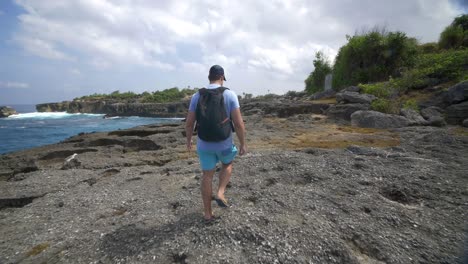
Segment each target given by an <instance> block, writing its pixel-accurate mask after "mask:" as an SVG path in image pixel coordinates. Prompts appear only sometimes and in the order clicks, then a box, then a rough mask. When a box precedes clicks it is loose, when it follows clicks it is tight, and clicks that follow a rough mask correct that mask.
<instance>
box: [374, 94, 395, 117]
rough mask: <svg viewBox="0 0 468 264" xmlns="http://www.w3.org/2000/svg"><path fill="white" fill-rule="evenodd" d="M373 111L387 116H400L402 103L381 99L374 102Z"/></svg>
mask: <svg viewBox="0 0 468 264" xmlns="http://www.w3.org/2000/svg"><path fill="white" fill-rule="evenodd" d="M371 109H372V110H374V111H378V112H382V113H386V114H399V113H400V103H399V102H398V101H397V100H388V99H383V98H379V99H376V100H374V101H372V103H371Z"/></svg>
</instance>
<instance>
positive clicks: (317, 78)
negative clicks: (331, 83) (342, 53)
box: [304, 51, 332, 94]
mask: <svg viewBox="0 0 468 264" xmlns="http://www.w3.org/2000/svg"><path fill="white" fill-rule="evenodd" d="M331 72H332V67H331V65H330V62H328V59H327V58H326V57H325V55H324V54H323V52H321V51H319V52H317V53H315V60H314V71H313V72H311V73H310V75H309V77H307V79H306V80H305V81H304V82H305V85H306V88H305V90H306V92H307V93H309V94H313V93H316V92H320V91H323V89H324V85H325V76H327V74H329V73H331Z"/></svg>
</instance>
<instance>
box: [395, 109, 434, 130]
mask: <svg viewBox="0 0 468 264" xmlns="http://www.w3.org/2000/svg"><path fill="white" fill-rule="evenodd" d="M400 114H401V115H402V116H404V117H406V118H407V119H408V121H409V122H410V123H409V125H410V126H424V125H427V124H428V122H427V121H426V120H425V119H424V118H423V117H422V116H421V114H419V113H418V112H417V111H415V110H413V109H401V111H400Z"/></svg>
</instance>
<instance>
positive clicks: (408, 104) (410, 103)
mask: <svg viewBox="0 0 468 264" xmlns="http://www.w3.org/2000/svg"><path fill="white" fill-rule="evenodd" d="M403 108H405V109H413V110H414V111H419V106H418V102H416V100H414V99H408V100H406V102H404V103H403Z"/></svg>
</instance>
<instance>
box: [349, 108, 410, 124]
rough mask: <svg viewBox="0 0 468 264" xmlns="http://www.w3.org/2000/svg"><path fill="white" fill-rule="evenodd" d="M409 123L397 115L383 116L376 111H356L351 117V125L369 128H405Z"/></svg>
mask: <svg viewBox="0 0 468 264" xmlns="http://www.w3.org/2000/svg"><path fill="white" fill-rule="evenodd" d="M409 124H410V121H409V120H408V119H407V118H405V117H403V116H399V115H390V114H384V113H380V112H377V111H357V112H355V113H353V114H352V115H351V125H353V126H358V127H370V128H398V127H405V126H408V125H409Z"/></svg>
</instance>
